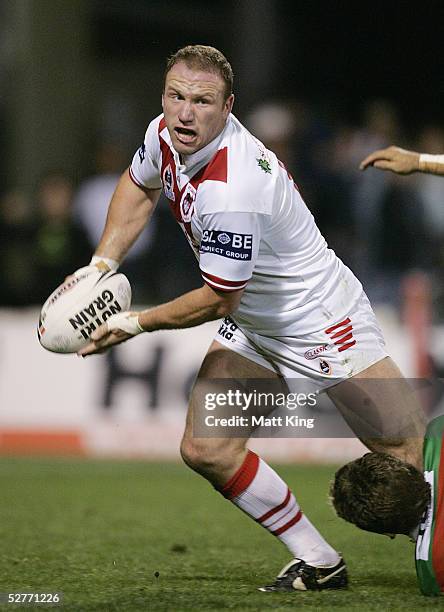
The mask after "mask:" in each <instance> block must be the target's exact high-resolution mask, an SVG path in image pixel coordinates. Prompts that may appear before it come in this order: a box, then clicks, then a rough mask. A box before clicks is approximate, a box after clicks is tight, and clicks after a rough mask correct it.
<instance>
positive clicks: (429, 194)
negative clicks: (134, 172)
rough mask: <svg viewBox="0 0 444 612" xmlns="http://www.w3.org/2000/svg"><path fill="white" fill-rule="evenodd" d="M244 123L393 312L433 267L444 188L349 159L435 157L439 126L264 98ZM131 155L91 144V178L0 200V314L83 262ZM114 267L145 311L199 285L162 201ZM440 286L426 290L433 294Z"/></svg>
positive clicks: (442, 263)
mask: <svg viewBox="0 0 444 612" xmlns="http://www.w3.org/2000/svg"><path fill="white" fill-rule="evenodd" d="M241 119H243V121H244V123H245V124H246V125H247V127H249V129H250V130H251V131H252V133H253V134H254V135H255V136H257V137H258V138H259V139H260V140H262V141H263V142H264V143H265V145H266V146H268V147H269V148H271V149H272V150H273V151H274V152H275V153H276V154H277V155H278V157H279V158H280V159H281V161H283V162H284V163H285V165H286V167H287V169H288V170H289V171H290V172H291V173H292V175H293V177H294V179H295V182H296V183H297V185H298V187H299V189H300V191H301V193H302V195H303V197H304V199H305V201H306V203H307V205H308V206H309V208H310V209H311V211H312V212H313V214H314V216H315V218H316V221H317V224H318V226H319V228H320V229H321V231H322V233H323V234H324V236H325V238H326V239H327V242H328V244H329V246H330V247H331V248H333V249H334V250H335V251H336V253H337V254H338V256H339V257H341V259H342V260H343V261H344V262H345V263H346V264H347V265H348V266H349V267H351V268H352V270H353V271H354V272H355V273H356V274H357V276H358V277H359V278H360V280H361V281H362V283H363V284H364V287H365V289H366V291H367V293H368V295H369V297H370V299H371V300H372V301H374V302H377V303H378V302H389V303H392V304H395V305H396V304H397V301H398V300H399V290H400V289H399V288H400V286H401V282H402V279H403V276H404V275H405V273H406V272H408V271H410V270H412V269H421V270H424V271H426V272H428V273H429V274H431V275H433V276H435V277H437V278H440V277H441V276H442V274H443V271H444V180H443V179H442V178H440V177H436V176H431V175H423V174H417V175H411V176H408V177H405V176H403V177H400V176H397V175H394V174H391V173H385V172H380V171H377V170H374V169H370V170H367V171H366V172H365V173H362V172H360V171H359V170H358V165H359V162H360V161H361V160H362V159H363V158H364V157H365V156H366V155H367V154H368V153H370V152H371V151H372V150H374V149H376V148H382V147H385V146H388V145H390V144H394V143H396V144H397V145H399V146H404V147H406V148H410V149H414V150H420V151H424V152H428V153H432V154H433V153H443V152H444V130H443V126H440V125H425V126H424V127H422V128H421V129H419V130H418V131H417V132H415V133H412V132H411V131H409V130H406V129H405V127H403V126H402V125H401V123H400V121H399V118H398V113H397V110H396V109H395V108H394V107H393V106H391V105H390V104H389V103H388V102H386V101H374V102H371V103H368V104H367V105H366V106H365V108H364V109H363V113H362V117H361V118H360V120H359V121H357V122H356V125H350V124H344V123H343V122H342V121H341V120H339V119H337V118H336V117H335V115H334V113H332V112H331V111H330V112H329V113H326V112H325V111H324V110H319V109H313V108H311V107H310V106H309V105H306V104H304V103H303V102H301V101H285V102H281V101H269V102H266V103H262V104H261V105H259V106H257V107H256V108H255V109H253V110H252V111H251V112H250V113H249V114H248V115H247V116H246V117H242V118H241ZM130 161H131V156H128V154H127V153H126V152H123V151H122V150H121V149H120V148H119V146H118V145H116V143H113V142H109V141H107V142H102V143H100V144H99V146H98V148H97V151H96V154H95V157H94V159H93V160H91V166H92V167H93V168H94V170H93V171H92V173H91V175H90V176H88V177H86V178H85V179H84V180H82V181H80V182H79V184H74V182H73V180H72V178H71V177H69V176H67V175H66V174H64V173H63V172H61V171H60V170H58V169H51V170H50V171H48V172H47V173H46V174H45V175H43V176H42V177H41V179H40V181H39V185H38V187H37V189H36V191H35V193H34V194H33V196H32V197H31V198H30V197H29V196H27V195H26V194H25V193H24V192H22V191H21V190H20V188H19V187H17V188H16V189H12V190H9V191H6V192H3V195H2V196H1V199H0V241H1V245H2V246H1V251H0V271H1V279H2V282H1V283H0V306H28V305H34V304H41V303H42V302H43V301H44V300H45V299H46V297H47V296H48V295H49V293H50V292H51V291H52V290H53V289H54V288H55V287H56V286H57V285H58V284H59V283H60V282H61V281H62V280H63V278H64V277H65V276H66V275H67V274H69V273H70V272H72V271H73V270H75V269H77V268H79V267H81V266H83V265H86V264H87V263H88V262H89V260H90V257H91V255H92V253H93V251H94V248H95V245H96V244H97V242H98V239H99V237H100V234H101V232H102V229H103V227H104V223H105V218H106V211H107V207H108V203H109V200H110V198H111V195H112V192H113V190H114V188H115V186H116V184H117V181H118V178H119V175H120V173H121V172H122V171H123V170H124V169H125V168H126V167H127V166H128V165H129V163H130ZM122 270H123V271H124V272H125V273H126V274H127V275H128V277H129V278H130V281H131V284H132V286H133V289H134V303H138V304H155V303H159V302H162V301H165V300H168V299H172V298H173V297H175V296H177V295H179V294H181V293H183V292H185V291H187V290H190V289H192V288H194V287H197V286H199V284H201V280H200V276H199V273H198V269H197V266H196V262H195V259H194V256H193V254H192V252H191V249H189V247H188V245H187V242H186V241H185V240H184V239H183V237H182V235H181V231H180V229H179V228H178V227H177V225H176V223H175V221H174V219H173V216H172V214H171V212H170V211H169V208H168V204H167V202H166V201H165V200H164V199H163V198H161V200H160V202H159V204H158V207H157V211H156V213H155V215H154V217H153V221H152V222H151V224H150V226H149V227H148V228H147V229H146V230H145V231H144V232H143V233H142V235H141V236H140V237H139V239H138V241H137V243H136V244H135V245H134V246H133V248H132V250H131V251H130V253H129V254H128V256H127V259H126V260H125V263H124V265H123V266H122ZM441 284H442V283H436V286H439V285H441Z"/></svg>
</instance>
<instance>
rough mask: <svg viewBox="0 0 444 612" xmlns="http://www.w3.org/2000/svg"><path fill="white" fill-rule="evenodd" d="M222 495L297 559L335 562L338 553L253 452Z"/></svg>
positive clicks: (326, 564)
mask: <svg viewBox="0 0 444 612" xmlns="http://www.w3.org/2000/svg"><path fill="white" fill-rule="evenodd" d="M221 493H222V495H223V496H224V497H226V498H227V499H229V500H230V501H232V502H233V504H235V505H236V506H238V507H239V508H241V510H243V511H244V512H245V513H246V514H248V515H249V516H251V517H252V518H253V519H254V520H255V521H257V522H258V523H260V524H261V525H262V526H263V527H265V528H266V529H268V531H269V532H270V533H272V534H273V535H275V536H276V537H278V538H279V539H280V540H281V542H283V543H284V544H285V545H286V546H287V548H288V549H289V551H290V552H291V553H292V555H293V556H294V557H295V558H296V559H302V560H303V561H305V562H306V563H308V564H309V565H315V566H317V567H331V566H333V565H336V564H337V563H338V561H339V555H338V553H337V552H336V551H335V550H334V548H332V547H331V546H330V545H329V544H328V543H327V542H326V541H325V540H324V538H323V537H322V536H321V534H320V533H319V532H318V531H317V529H315V527H313V525H312V524H311V523H310V521H309V520H308V518H307V517H306V516H305V515H304V514H302V511H301V509H300V507H299V504H298V503H297V501H296V498H295V496H294V495H293V493H292V492H291V491H290V489H289V488H288V486H287V485H286V484H285V482H284V481H283V480H282V478H281V477H280V476H278V475H277V474H276V472H275V471H274V470H273V469H272V468H271V467H270V466H269V465H267V464H266V463H265V461H263V460H262V459H260V458H259V457H258V456H257V455H256V454H255V453H253V452H252V451H248V454H247V456H246V458H245V461H244V463H243V464H242V465H241V467H240V468H239V470H238V471H237V472H236V474H234V476H233V477H232V478H230V480H229V481H228V482H227V483H226V484H225V486H224V487H223V488H222V490H221Z"/></svg>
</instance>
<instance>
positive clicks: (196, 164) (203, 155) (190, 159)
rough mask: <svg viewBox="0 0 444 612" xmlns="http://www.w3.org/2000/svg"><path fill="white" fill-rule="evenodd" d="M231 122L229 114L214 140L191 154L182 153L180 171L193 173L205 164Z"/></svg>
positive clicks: (212, 154)
mask: <svg viewBox="0 0 444 612" xmlns="http://www.w3.org/2000/svg"><path fill="white" fill-rule="evenodd" d="M230 123H231V114H230V115H229V116H228V119H227V122H226V123H225V127H224V129H223V130H222V132H221V133H220V134H219V136H216V138H215V139H214V140H212V141H211V142H209V143H208V144H207V145H205V147H203V149H199V151H196V153H192V154H191V155H182V163H181V164H180V166H179V170H180V172H183V173H184V174H188V175H190V174H195V172H197V171H198V170H200V168H201V167H202V166H204V165H205V164H207V163H208V162H209V161H210V159H211V158H212V157H213V156H214V154H215V153H216V151H217V150H218V148H219V145H220V143H221V142H222V139H223V137H224V136H225V134H226V132H227V129H228V126H229V125H230Z"/></svg>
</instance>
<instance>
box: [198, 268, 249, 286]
mask: <svg viewBox="0 0 444 612" xmlns="http://www.w3.org/2000/svg"><path fill="white" fill-rule="evenodd" d="M200 273H201V275H202V278H203V279H204V281H205V282H206V283H207V284H208V285H209V286H210V287H212V288H213V289H217V290H218V291H238V290H239V289H243V288H244V287H245V286H246V285H247V283H248V281H249V280H250V279H247V280H241V281H230V280H225V279H224V278H219V276H214V275H213V274H209V273H208V272H204V271H203V270H202V269H201V270H200Z"/></svg>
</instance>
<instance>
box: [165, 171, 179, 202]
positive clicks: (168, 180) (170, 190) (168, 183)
mask: <svg viewBox="0 0 444 612" xmlns="http://www.w3.org/2000/svg"><path fill="white" fill-rule="evenodd" d="M162 182H163V190H164V192H165V195H166V197H167V198H168V199H169V200H173V202H174V200H175V199H176V196H175V195H174V175H173V171H172V169H171V164H168V166H167V167H166V168H165V170H164V171H163V176H162Z"/></svg>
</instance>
